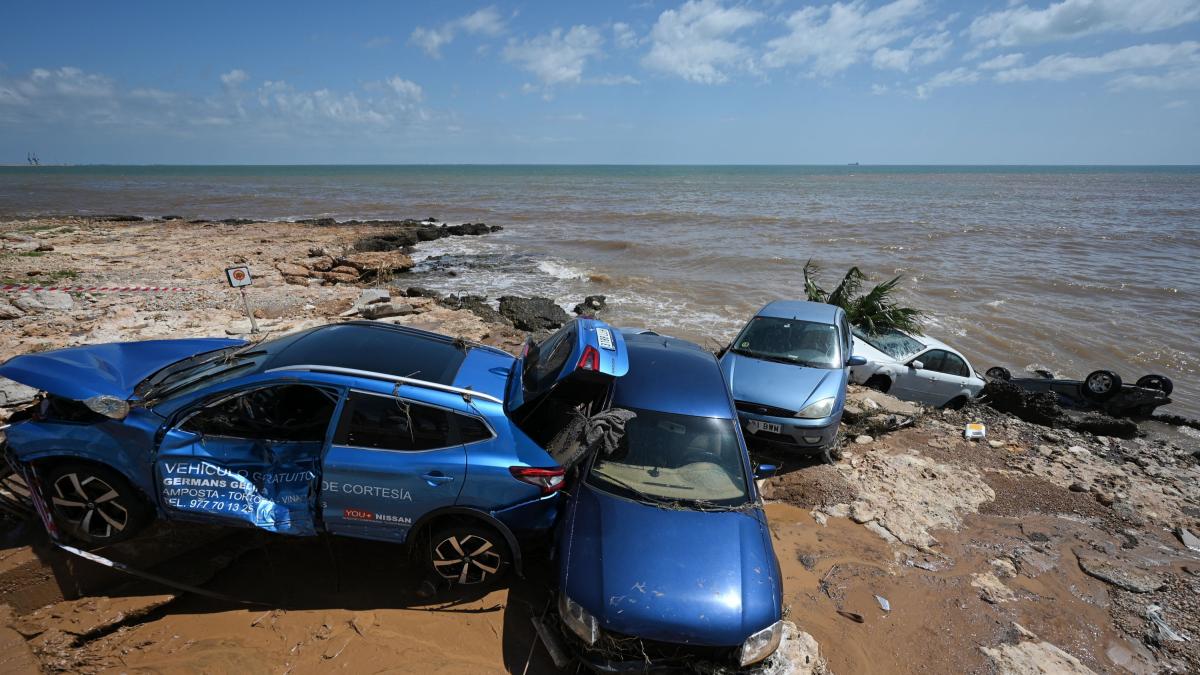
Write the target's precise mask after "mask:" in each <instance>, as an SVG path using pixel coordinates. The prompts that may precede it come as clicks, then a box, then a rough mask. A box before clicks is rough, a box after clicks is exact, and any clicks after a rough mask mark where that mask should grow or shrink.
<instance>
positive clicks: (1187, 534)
mask: <svg viewBox="0 0 1200 675" xmlns="http://www.w3.org/2000/svg"><path fill="white" fill-rule="evenodd" d="M1175 536H1176V537H1179V541H1180V542H1181V543H1182V544H1183V545H1184V546H1186V547H1188V548H1190V549H1192V550H1193V551H1200V537H1197V536H1196V535H1194V534H1192V533H1191V531H1189V530H1188V529H1187V528H1186V527H1183V526H1179V527H1176V528H1175Z"/></svg>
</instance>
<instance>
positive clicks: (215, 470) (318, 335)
mask: <svg viewBox="0 0 1200 675" xmlns="http://www.w3.org/2000/svg"><path fill="white" fill-rule="evenodd" d="M627 369H628V360H627V355H626V353H625V345H624V340H623V339H622V337H621V335H620V334H619V333H617V332H616V331H614V330H612V329H610V328H609V327H607V326H606V325H605V324H603V323H601V322H599V321H595V320H583V319H580V320H575V321H573V322H571V323H570V324H568V325H567V326H566V327H564V328H563V329H562V330H560V331H559V332H558V333H556V334H554V335H553V336H551V337H550V338H548V339H547V340H546V341H545V342H543V343H542V344H540V345H535V344H533V343H527V344H526V347H525V351H524V353H523V354H522V356H521V357H520V358H518V359H514V358H513V357H511V356H509V355H508V354H506V353H504V352H502V351H500V350H497V349H493V348H490V347H484V346H481V345H475V344H470V343H466V342H463V341H460V340H455V339H452V338H449V337H446V336H442V335H437V334H434V333H428V332H424V331H419V330H415V329H411V328H404V327H400V326H394V325H390V324H384V323H376V322H370V321H362V322H351V323H343V324H332V325H327V326H322V327H318V328H314V329H311V330H306V331H302V332H298V333H293V334H290V335H286V336H283V337H280V338H277V339H274V340H269V341H263V342H260V343H257V344H247V343H244V342H242V341H240V340H230V339H189V340H159V341H148V342H133V343H117V344H102V345H94V346H85V347H74V348H70V349H61V350H57V351H50V352H44V353H40V354H29V355H24V356H18V357H15V358H13V359H10V360H9V361H7V362H6V363H4V364H3V365H0V376H2V377H6V378H9V379H12V380H16V381H18V382H21V383H24V384H27V385H30V386H33V387H36V388H38V389H40V390H42V391H43V392H44V394H43V395H42V397H41V399H40V401H39V402H38V403H37V404H36V405H34V406H31V407H30V408H28V409H26V410H23V411H21V412H19V413H18V414H17V415H15V416H14V417H13V419H12V420H10V421H11V427H9V428H8V429H7V431H6V436H7V456H8V459H9V461H10V462H12V463H13V464H14V465H15V466H17V467H20V468H21V469H22V470H23V472H24V474H25V475H26V477H27V479H29V480H30V481H32V482H34V483H35V484H36V485H37V486H38V492H39V493H40V494H41V496H42V498H43V500H44V502H46V504H44V506H47V507H48V511H49V513H50V514H51V515H52V518H50V524H51V526H52V527H56V528H58V529H59V530H60V531H61V532H62V534H65V535H66V536H67V537H69V538H70V539H72V540H74V541H76V542H80V543H83V544H85V545H89V546H95V545H102V544H106V543H111V542H115V541H119V540H121V539H125V538H128V537H130V536H132V535H133V534H134V533H135V532H136V531H137V530H139V529H140V528H141V527H143V526H144V525H146V524H147V523H148V522H149V521H150V520H152V519H153V518H154V517H155V516H157V517H159V518H162V519H167V520H181V521H197V522H204V523H218V524H227V525H240V526H252V527H258V528H262V529H265V530H269V531H272V532H278V533H282V534H292V535H313V534H316V533H318V532H329V533H333V534H338V535H345V536H350V537H361V538H366V539H377V540H382V541H394V542H404V543H410V544H411V543H414V542H416V541H422V542H428V546H424V545H422V546H421V547H419V550H420V551H422V552H423V553H422V555H423V556H424V557H425V558H427V559H426V560H425V562H426V563H427V564H428V565H429V566H430V568H431V569H432V570H433V571H434V572H436V573H437V574H438V575H440V576H441V577H442V578H444V579H445V580H446V581H448V582H451V583H458V584H473V583H480V582H484V581H488V580H491V579H493V578H495V577H496V576H498V575H500V574H502V573H503V572H504V571H505V570H507V569H509V568H516V569H517V570H518V571H519V570H520V564H521V546H520V541H521V540H522V538H523V536H524V535H533V534H537V533H543V534H544V533H545V532H547V531H548V530H549V529H550V528H551V527H552V526H553V524H554V520H555V516H556V511H557V500H558V499H559V492H558V491H559V489H560V488H561V487H562V481H563V469H562V467H560V466H558V465H556V464H555V462H554V461H553V460H552V459H551V457H550V456H549V455H548V454H547V453H546V451H545V450H544V449H543V447H542V446H543V445H544V444H545V443H546V442H547V440H548V439H547V438H546V436H548V435H552V434H553V433H554V427H555V425H556V424H560V423H561V422H562V421H563V420H564V419H566V418H565V417H564V411H569V410H571V409H572V408H573V407H574V406H575V405H576V404H577V403H576V401H575V400H574V397H586V396H588V395H590V391H591V390H593V389H596V388H600V389H604V388H606V387H607V386H608V384H609V383H610V382H611V380H613V379H614V378H617V377H619V376H621V375H623V374H624V373H625V371H626V370H627Z"/></svg>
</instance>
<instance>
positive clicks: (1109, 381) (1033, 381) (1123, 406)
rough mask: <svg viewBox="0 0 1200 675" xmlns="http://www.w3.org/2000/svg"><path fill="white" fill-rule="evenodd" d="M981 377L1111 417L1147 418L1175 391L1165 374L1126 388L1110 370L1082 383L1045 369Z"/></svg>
mask: <svg viewBox="0 0 1200 675" xmlns="http://www.w3.org/2000/svg"><path fill="white" fill-rule="evenodd" d="M984 374H985V375H987V377H988V378H990V379H992V380H998V381H1001V382H1010V383H1012V384H1014V385H1016V386H1017V387H1020V388H1021V389H1024V390H1025V391H1027V392H1030V393H1033V394H1038V393H1042V392H1049V393H1052V394H1055V395H1056V396H1057V397H1058V403H1059V405H1062V406H1065V407H1068V408H1075V409H1078V410H1100V411H1103V412H1105V413H1108V414H1109V415H1112V416H1114V417H1150V416H1152V415H1153V414H1154V411H1155V410H1156V409H1157V408H1158V407H1159V406H1164V405H1167V404H1168V403H1170V402H1171V392H1172V391H1174V390H1175V385H1174V383H1172V382H1171V378H1169V377H1167V376H1166V375H1143V376H1142V377H1139V378H1138V379H1137V381H1136V382H1135V383H1134V384H1132V385H1129V384H1125V383H1124V382H1123V381H1122V380H1121V376H1120V375H1118V374H1117V373H1115V372H1113V371H1111V370H1094V371H1092V372H1090V373H1088V375H1087V376H1086V377H1084V378H1083V379H1082V380H1072V379H1066V378H1060V377H1055V376H1054V374H1053V373H1050V372H1048V371H1045V370H1039V371H1037V372H1036V374H1037V375H1038V377H1013V375H1012V373H1011V372H1010V371H1009V370H1008V369H1007V368H1004V367H1001V366H992V367H991V368H988V369H987V372H986V373H984Z"/></svg>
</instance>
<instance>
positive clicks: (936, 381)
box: [908, 349, 962, 406]
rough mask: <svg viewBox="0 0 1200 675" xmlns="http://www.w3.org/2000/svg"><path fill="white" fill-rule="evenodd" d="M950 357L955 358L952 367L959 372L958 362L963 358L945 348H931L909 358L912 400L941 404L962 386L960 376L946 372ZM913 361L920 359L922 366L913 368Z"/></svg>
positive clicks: (935, 404)
mask: <svg viewBox="0 0 1200 675" xmlns="http://www.w3.org/2000/svg"><path fill="white" fill-rule="evenodd" d="M948 359H953V361H952V362H951V366H949V367H951V368H953V369H954V371H955V372H957V370H958V369H957V366H956V365H954V364H955V363H956V362H957V363H961V361H962V359H959V358H958V357H957V356H955V355H953V354H951V353H949V352H947V351H946V350H944V349H930V350H928V351H926V352H924V353H922V354H920V355H918V356H916V357H913V358H912V359H910V360H909V362H908V365H909V368H908V375H909V376H910V377H909V379H910V384H909V386H910V387H911V390H912V400H914V401H920V402H921V403H925V404H928V405H933V406H939V405H943V404H945V403H946V402H947V401H949V400H950V399H951V398H952V397H953V395H954V394H955V393H957V392H958V391H960V390H961V389H962V387H961V386H960V385H959V382H960V378H959V377H958V376H957V375H951V374H949V373H947V372H946V369H947V367H948V366H947V365H946V362H947V360H948ZM913 361H920V362H921V365H922V366H923V367H922V368H919V369H918V368H912V367H911V366H912V363H913Z"/></svg>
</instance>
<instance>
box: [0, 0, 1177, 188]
mask: <svg viewBox="0 0 1200 675" xmlns="http://www.w3.org/2000/svg"><path fill="white" fill-rule="evenodd" d="M0 31H2V33H3V41H2V42H0V163H4V162H9V163H11V162H23V161H24V159H25V153H26V152H27V151H29V150H32V151H35V152H36V153H38V154H39V155H40V157H41V158H42V160H43V162H73V163H99V162H103V163H249V164H256V163H773V164H774V163H783V164H822V163H832V164H844V163H847V162H854V161H858V162H862V163H893V164H906V163H966V164H989V163H1007V164H1013V163H1037V164H1058V163H1084V164H1090V163H1107V164H1159V163H1185V164H1195V163H1200V0H1137V1H1136V2H1135V1H1134V0H1060V1H1057V2H1048V1H1047V0H1011V1H1005V0H998V1H995V2H961V3H955V2H944V1H937V0H894V1H893V2H871V1H866V0H863V1H850V2H835V3H824V2H810V1H800V2H794V1H786V0H785V1H746V2H721V1H720V0H689V1H688V2H683V3H680V2H677V1H675V0H670V1H659V2H634V3H628V4H620V3H582V2H578V3H576V2H545V3H539V2H519V3H495V4H489V3H479V2H439V3H429V4H427V5H425V4H421V5H418V4H416V3H402V2H379V3H368V2H361V3H360V2H354V3H330V2H320V3H318V2H300V1H293V2H286V3H282V2H281V3H268V2H239V3H226V2H215V1H214V2H210V3H177V2H161V1H159V2H153V3H141V2H122V3H96V2H87V3H61V2H52V1H45V2H39V3H19V4H18V3H6V5H5V7H4V8H3V9H0Z"/></svg>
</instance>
